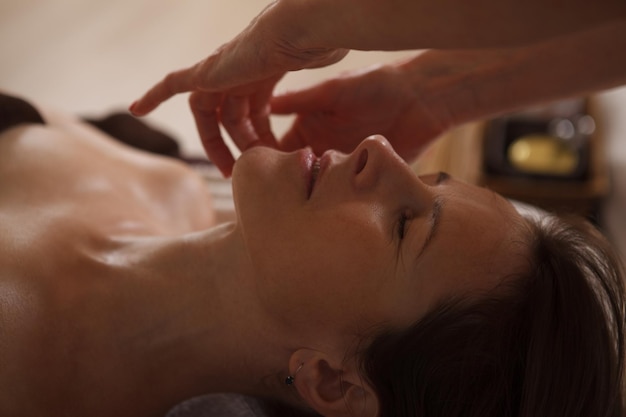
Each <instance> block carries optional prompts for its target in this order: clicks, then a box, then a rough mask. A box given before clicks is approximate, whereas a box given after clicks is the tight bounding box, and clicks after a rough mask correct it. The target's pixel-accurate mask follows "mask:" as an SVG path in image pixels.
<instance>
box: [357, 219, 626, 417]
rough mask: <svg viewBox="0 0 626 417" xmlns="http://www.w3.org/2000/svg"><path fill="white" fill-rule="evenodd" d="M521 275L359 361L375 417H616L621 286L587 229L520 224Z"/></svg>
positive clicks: (384, 339)
mask: <svg viewBox="0 0 626 417" xmlns="http://www.w3.org/2000/svg"><path fill="white" fill-rule="evenodd" d="M528 227H529V233H528V236H530V259H529V262H530V266H529V268H528V272H527V273H525V274H523V275H521V276H520V275H518V276H515V277H511V278H509V279H507V280H506V282H505V284H504V286H503V287H501V288H498V290H497V291H496V292H494V294H493V295H492V296H486V297H481V298H480V299H478V300H474V301H472V300H471V299H462V300H461V299H459V300H447V301H446V302H443V303H442V304H441V305H440V306H439V307H438V308H435V309H434V310H432V311H431V312H429V313H428V314H427V315H426V316H424V317H423V318H422V319H421V320H419V321H418V322H417V323H416V324H414V325H413V326H412V327H411V328H409V329H407V330H404V331H401V332H386V333H383V334H379V335H378V336H376V337H375V338H374V340H373V342H372V343H371V344H370V345H369V346H368V347H367V348H366V349H365V351H364V352H363V354H362V363H361V368H362V373H363V375H364V376H365V377H366V378H367V379H368V380H369V382H370V383H371V385H372V386H373V387H374V388H375V390H376V391H377V394H378V398H379V403H380V407H381V408H380V417H422V416H423V417H444V416H445V417H457V416H458V417H461V416H462V417H479V416H480V417H489V416H502V417H557V416H558V417H561V416H563V417H565V416H567V417H623V416H624V403H623V391H622V388H623V382H622V379H623V372H624V321H625V318H624V314H625V300H624V284H623V281H622V277H623V274H622V273H621V266H620V263H619V261H618V260H617V259H616V258H615V256H614V255H613V254H612V252H611V250H610V246H609V245H608V244H607V242H606V241H605V239H604V238H603V237H602V236H601V234H600V233H598V232H597V231H596V230H595V229H594V228H593V227H592V226H591V225H589V224H586V223H584V222H581V221H568V222H564V221H561V220H558V219H556V218H554V217H551V216H548V217H543V218H541V219H540V218H534V219H528Z"/></svg>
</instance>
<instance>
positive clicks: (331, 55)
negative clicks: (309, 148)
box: [130, 3, 348, 176]
mask: <svg viewBox="0 0 626 417" xmlns="http://www.w3.org/2000/svg"><path fill="white" fill-rule="evenodd" d="M276 4H278V3H273V4H272V5H270V6H269V7H267V8H266V9H265V10H264V11H263V12H261V14H260V15H259V16H257V17H256V18H255V19H254V20H253V21H252V22H251V23H250V25H249V26H248V27H247V28H246V29H244V30H243V31H242V32H241V33H240V34H239V35H237V36H236V37H235V38H234V39H233V40H231V41H230V42H228V43H226V44H225V45H223V46H222V47H220V48H219V49H217V50H216V51H215V52H214V53H213V54H212V55H210V56H209V57H208V58H206V59H204V60H202V61H200V62H198V63H197V64H195V65H193V66H191V67H189V68H186V69H182V70H179V71H175V72H172V73H170V74H168V75H167V76H166V77H165V78H163V79H162V80H161V81H160V82H158V83H157V84H156V85H154V86H153V87H152V88H151V89H150V90H148V92H146V93H145V94H144V95H143V96H142V97H141V98H140V99H139V100H137V101H136V102H135V103H133V105H132V106H131V108H130V110H131V112H132V113H133V114H134V115H136V116H143V115H146V114H148V113H149V112H151V111H152V110H154V109H155V108H156V107H157V106H158V105H159V104H161V103H162V102H164V101H165V100H167V99H169V98H170V97H172V96H173V95H175V94H178V93H183V92H192V95H191V96H190V106H191V110H192V113H193V115H194V119H195V121H196V125H197V128H198V132H199V134H200V139H201V141H202V145H203V146H204V149H205V151H206V153H207V155H208V157H209V158H210V159H211V160H212V161H213V162H214V163H215V164H216V165H217V167H218V168H219V169H220V170H221V171H222V173H223V174H224V175H226V176H229V175H230V174H231V171H232V167H233V164H234V159H233V156H232V155H231V152H230V150H229V149H228V147H227V146H226V144H225V143H224V140H223V138H222V136H221V134H220V129H219V126H220V124H221V125H222V126H224V128H225V129H226V131H227V132H228V134H229V135H230V136H231V138H232V139H233V142H234V143H235V145H236V146H237V147H238V148H239V149H240V150H241V151H245V150H246V149H248V148H250V147H251V146H254V145H259V144H263V145H268V146H276V141H275V139H274V136H273V134H272V132H271V128H270V122H269V99H270V97H271V94H272V91H273V89H274V86H275V85H276V83H277V82H278V81H279V80H280V79H281V78H282V77H283V75H284V74H285V73H286V72H287V71H295V70H300V69H304V68H317V67H323V66H326V65H330V64H332V63H335V62H337V61H339V60H341V59H342V58H343V57H344V56H345V55H346V54H347V52H348V51H347V50H343V49H330V48H322V47H317V46H316V44H315V39H309V38H307V37H306V36H303V33H302V31H301V30H300V29H299V28H293V27H292V24H291V22H290V20H289V14H288V13H286V12H285V11H284V10H280V8H277V7H274V6H275V5H276ZM305 35H306V34H305Z"/></svg>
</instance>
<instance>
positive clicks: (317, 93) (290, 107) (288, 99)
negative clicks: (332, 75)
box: [270, 84, 332, 114]
mask: <svg viewBox="0 0 626 417" xmlns="http://www.w3.org/2000/svg"><path fill="white" fill-rule="evenodd" d="M324 87H325V85H324V84H321V85H317V86H314V87H310V88H306V89H303V90H298V91H291V92H287V93H284V94H280V95H277V96H274V97H272V99H271V100H270V105H271V108H272V113H273V114H290V113H307V112H313V111H319V110H327V109H328V108H329V107H330V106H331V104H332V102H331V100H330V95H329V94H328V92H327V91H328V89H327V88H324Z"/></svg>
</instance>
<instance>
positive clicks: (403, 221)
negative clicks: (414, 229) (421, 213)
mask: <svg viewBox="0 0 626 417" xmlns="http://www.w3.org/2000/svg"><path fill="white" fill-rule="evenodd" d="M409 220H411V217H410V216H409V214H408V213H407V212H406V211H403V212H402V213H400V220H399V221H398V238H399V239H400V240H402V239H404V236H405V234H406V225H407V223H408V222H409Z"/></svg>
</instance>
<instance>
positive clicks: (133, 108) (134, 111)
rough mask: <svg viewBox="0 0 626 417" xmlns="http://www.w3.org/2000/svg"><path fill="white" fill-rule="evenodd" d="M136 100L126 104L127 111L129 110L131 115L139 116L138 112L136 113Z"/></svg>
mask: <svg viewBox="0 0 626 417" xmlns="http://www.w3.org/2000/svg"><path fill="white" fill-rule="evenodd" d="M137 101H138V100H135V101H133V102H132V103H131V105H130V106H128V111H129V112H130V114H132V115H133V116H139V113H137Z"/></svg>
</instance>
